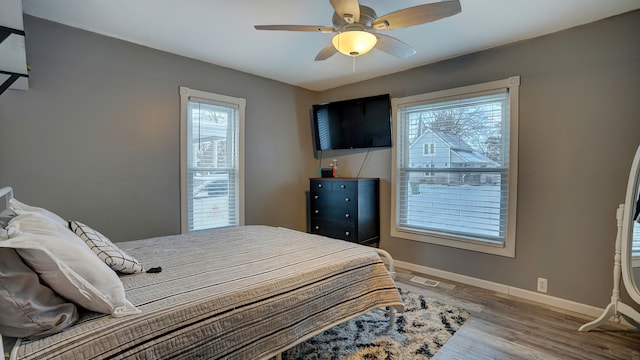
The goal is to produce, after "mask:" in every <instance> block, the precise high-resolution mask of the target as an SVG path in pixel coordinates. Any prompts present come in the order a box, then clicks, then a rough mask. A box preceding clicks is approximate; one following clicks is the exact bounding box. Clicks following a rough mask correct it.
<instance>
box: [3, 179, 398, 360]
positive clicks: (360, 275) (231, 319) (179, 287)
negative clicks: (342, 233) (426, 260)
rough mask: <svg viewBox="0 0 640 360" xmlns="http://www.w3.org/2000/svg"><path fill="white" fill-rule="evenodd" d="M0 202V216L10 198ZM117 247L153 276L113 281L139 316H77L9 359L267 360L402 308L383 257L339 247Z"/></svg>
mask: <svg viewBox="0 0 640 360" xmlns="http://www.w3.org/2000/svg"><path fill="white" fill-rule="evenodd" d="M2 196H3V198H2V201H0V208H1V207H6V206H7V199H8V198H9V197H11V196H12V193H11V191H10V189H7V188H5V189H4V191H3V192H2ZM5 241H7V240H5ZM2 243H3V241H1V240H0V244H2ZM116 244H117V246H118V247H119V248H120V249H122V250H123V251H124V252H126V253H127V254H129V255H131V256H132V257H133V258H135V259H137V260H138V261H139V262H140V263H141V264H144V266H145V267H147V268H148V267H154V268H157V267H161V268H162V271H161V272H155V273H150V272H140V273H136V274H132V275H121V276H119V280H120V281H121V283H122V286H123V288H124V291H125V295H126V300H127V301H128V302H130V304H132V305H133V306H135V308H136V309H137V310H138V311H139V313H133V314H128V315H127V316H114V315H109V314H104V313H99V312H95V311H86V310H82V308H80V309H81V311H79V320H78V321H77V322H75V323H74V324H73V325H71V326H70V327H68V328H66V329H65V330H63V331H61V332H58V333H55V334H52V335H47V336H45V337H36V338H33V339H17V340H16V341H15V343H14V344H12V345H11V348H7V349H5V351H6V352H8V353H9V354H10V356H11V359H46V358H55V359H124V358H127V359H177V358H181V359H195V358H198V359H269V358H272V357H274V356H278V355H279V354H280V353H282V352H283V351H285V350H286V349H289V348H291V347H293V346H294V345H296V344H297V343H300V342H302V341H304V340H306V339H308V338H310V337H312V336H314V335H316V334H318V333H320V332H322V331H324V330H326V329H329V328H331V327H333V326H335V325H337V324H339V323H342V322H344V321H346V320H348V319H351V318H353V317H356V316H359V315H361V314H363V313H365V312H368V311H370V310H372V309H374V308H378V307H389V308H390V309H396V310H399V311H401V310H402V308H403V304H402V301H401V299H400V296H399V294H398V291H397V289H396V287H395V284H394V282H393V279H392V271H393V268H392V266H393V262H392V261H393V260H392V259H391V257H390V256H389V255H388V254H386V253H385V252H384V251H381V250H378V249H373V248H370V247H365V246H361V245H357V244H354V243H349V242H345V241H341V240H334V239H329V238H326V237H322V236H318V235H312V234H307V233H302V232H299V231H295V230H290V229H285V228H276V227H270V226H260V225H255V226H241V227H235V228H224V229H217V230H212V231H204V232H195V233H191V234H184V235H175V236H165V237H157V238H151V239H144V240H137V241H128V242H118V243H116ZM381 256H382V258H384V261H383V259H382V258H381ZM387 267H390V268H389V269H388V268H387ZM392 313H393V312H392V311H390V317H391V314H392ZM5 338H6V336H5ZM9 340H12V339H9ZM6 343H13V341H7V339H5V344H6Z"/></svg>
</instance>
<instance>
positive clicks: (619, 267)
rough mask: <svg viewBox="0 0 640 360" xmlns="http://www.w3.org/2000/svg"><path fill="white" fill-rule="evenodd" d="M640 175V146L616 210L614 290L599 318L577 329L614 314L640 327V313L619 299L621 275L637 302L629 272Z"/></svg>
mask: <svg viewBox="0 0 640 360" xmlns="http://www.w3.org/2000/svg"><path fill="white" fill-rule="evenodd" d="M639 178H640V146H638V149H637V150H636V155H635V156H634V158H633V162H632V163H631V171H630V172H629V181H628V183H627V193H626V197H625V203H624V204H620V206H619V207H618V209H617V211H616V220H617V225H618V233H617V235H616V242H615V253H614V257H613V292H612V294H611V303H609V305H607V307H606V308H605V309H604V312H603V313H602V315H600V317H598V318H597V319H595V320H593V321H592V322H590V323H587V324H584V325H582V326H581V327H580V329H579V330H580V331H589V330H591V329H594V328H596V327H598V326H600V325H602V324H604V323H606V322H607V321H609V319H611V318H612V317H613V321H615V322H620V316H622V317H624V318H625V320H627V321H628V322H629V324H631V325H632V326H635V327H637V328H640V313H639V312H638V311H636V310H635V309H634V308H632V307H631V306H629V305H627V304H625V303H623V302H622V300H621V299H620V276H621V275H622V279H623V285H624V287H625V288H626V289H627V293H628V294H629V296H631V299H632V300H633V301H634V302H635V303H636V304H640V290H638V286H636V284H635V283H634V281H633V276H632V275H631V271H632V269H631V242H632V237H633V226H632V223H631V222H632V221H633V219H632V214H633V211H634V206H635V204H636V200H637V199H638V192H639V191H640V190H638V181H639Z"/></svg>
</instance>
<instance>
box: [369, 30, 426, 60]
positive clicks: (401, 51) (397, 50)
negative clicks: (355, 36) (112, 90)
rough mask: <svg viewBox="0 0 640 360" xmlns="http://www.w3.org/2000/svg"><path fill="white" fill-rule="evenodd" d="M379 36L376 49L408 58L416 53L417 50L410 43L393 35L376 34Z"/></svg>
mask: <svg viewBox="0 0 640 360" xmlns="http://www.w3.org/2000/svg"><path fill="white" fill-rule="evenodd" d="M374 35H375V36H376V37H377V38H378V42H377V43H376V49H378V50H382V51H384V52H386V53H387V54H391V55H393V56H395V57H399V58H402V59H406V58H408V57H409V56H411V55H413V54H415V53H416V50H415V49H414V48H412V47H411V46H409V45H408V44H406V43H404V42H402V41H400V40H398V39H396V38H394V37H391V36H387V35H383V34H374Z"/></svg>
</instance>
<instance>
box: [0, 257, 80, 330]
mask: <svg viewBox="0 0 640 360" xmlns="http://www.w3.org/2000/svg"><path fill="white" fill-rule="evenodd" d="M0 259H2V261H0V309H2V311H0V333H2V334H4V335H6V336H11V337H28V336H43V335H49V334H53V333H56V332H59V331H62V330H64V329H65V328H67V327H69V326H71V325H73V324H74V323H75V322H76V321H78V311H77V310H76V306H75V305H74V304H72V303H70V302H68V301H67V300H63V299H62V298H61V297H60V296H58V295H57V294H55V293H54V292H53V291H52V290H51V289H50V288H48V287H46V286H44V285H42V284H41V283H40V279H39V278H38V274H36V273H35V272H33V270H31V268H29V267H28V266H27V265H26V264H25V263H24V262H23V261H22V259H21V258H20V256H19V255H18V253H17V252H16V251H15V250H14V249H6V248H0Z"/></svg>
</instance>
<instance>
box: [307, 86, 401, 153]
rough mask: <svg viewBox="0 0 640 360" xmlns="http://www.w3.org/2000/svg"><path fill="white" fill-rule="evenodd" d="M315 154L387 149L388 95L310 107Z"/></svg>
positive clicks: (389, 120)
mask: <svg viewBox="0 0 640 360" xmlns="http://www.w3.org/2000/svg"><path fill="white" fill-rule="evenodd" d="M312 117H313V118H312V123H313V124H312V127H313V137H314V145H315V149H316V151H324V150H340V149H359V148H374V147H391V97H390V96H389V94H385V95H377V96H369V97H364V98H358V99H350V100H342V101H335V102H330V103H324V104H317V105H313V116H312Z"/></svg>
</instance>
